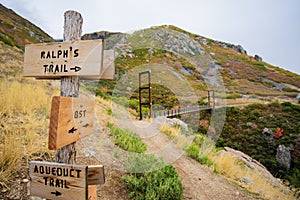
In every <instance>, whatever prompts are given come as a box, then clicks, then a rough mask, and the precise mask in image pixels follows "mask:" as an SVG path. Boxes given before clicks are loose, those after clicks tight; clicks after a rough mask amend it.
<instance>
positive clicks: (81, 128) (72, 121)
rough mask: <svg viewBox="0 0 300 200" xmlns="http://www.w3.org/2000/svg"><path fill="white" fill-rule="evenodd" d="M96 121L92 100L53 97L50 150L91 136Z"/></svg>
mask: <svg viewBox="0 0 300 200" xmlns="http://www.w3.org/2000/svg"><path fill="white" fill-rule="evenodd" d="M94 119H95V116H94V102H93V101H92V100H88V99H81V98H72V97H61V96H55V97H53V99H52V107H51V115H50V128H49V140H48V148H49V149H50V150H55V149H58V148H60V147H63V146H66V145H68V144H71V143H73V142H76V141H77V140H79V139H80V138H82V137H85V136H87V135H89V134H91V133H92V128H93V122H94Z"/></svg>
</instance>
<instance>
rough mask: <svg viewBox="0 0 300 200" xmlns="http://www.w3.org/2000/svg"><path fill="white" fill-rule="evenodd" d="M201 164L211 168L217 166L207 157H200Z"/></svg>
mask: <svg viewBox="0 0 300 200" xmlns="http://www.w3.org/2000/svg"><path fill="white" fill-rule="evenodd" d="M199 162H200V163H201V164H202V165H207V166H209V167H211V166H214V165H215V163H214V162H213V161H212V160H211V159H209V158H208V157H207V156H202V157H200V158H199Z"/></svg>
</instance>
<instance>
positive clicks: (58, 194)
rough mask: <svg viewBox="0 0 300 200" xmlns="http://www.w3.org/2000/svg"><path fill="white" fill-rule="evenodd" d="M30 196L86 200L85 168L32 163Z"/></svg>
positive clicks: (86, 175) (30, 169) (30, 167)
mask: <svg viewBox="0 0 300 200" xmlns="http://www.w3.org/2000/svg"><path fill="white" fill-rule="evenodd" d="M29 174H30V178H31V185H30V194H31V195H33V196H38V197H44V198H47V199H66V200H67V199H87V196H88V192H87V191H88V190H87V186H88V184H87V177H88V171H87V167H86V166H81V165H68V164H61V163H48V162H37V161H33V162H30V164H29Z"/></svg>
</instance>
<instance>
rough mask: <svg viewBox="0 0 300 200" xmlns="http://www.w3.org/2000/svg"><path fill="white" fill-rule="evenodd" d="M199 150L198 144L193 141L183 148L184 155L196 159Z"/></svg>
mask: <svg viewBox="0 0 300 200" xmlns="http://www.w3.org/2000/svg"><path fill="white" fill-rule="evenodd" d="M199 152H200V148H199V146H197V145H196V144H194V143H193V144H191V145H190V146H188V147H187V148H186V150H185V153H186V155H187V156H189V157H191V158H193V159H198V156H199Z"/></svg>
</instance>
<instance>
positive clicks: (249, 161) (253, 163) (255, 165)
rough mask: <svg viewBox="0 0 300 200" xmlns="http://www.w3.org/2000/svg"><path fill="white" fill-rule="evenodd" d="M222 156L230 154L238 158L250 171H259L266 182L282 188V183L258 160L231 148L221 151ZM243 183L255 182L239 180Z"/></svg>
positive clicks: (242, 178)
mask: <svg viewBox="0 0 300 200" xmlns="http://www.w3.org/2000/svg"><path fill="white" fill-rule="evenodd" d="M220 153H221V155H222V154H223V155H226V154H230V155H231V156H233V157H235V158H237V159H238V160H240V161H242V162H243V163H244V164H245V165H246V166H247V167H249V168H250V169H253V170H255V171H257V172H258V173H259V174H261V176H263V177H264V178H265V179H266V180H268V182H269V183H270V184H271V185H273V186H280V185H281V182H280V180H279V179H277V178H275V177H274V176H273V175H272V174H271V173H270V172H269V171H268V170H267V168H266V167H265V166H264V165H262V164H261V163H260V162H258V161H257V160H255V159H253V158H251V157H250V156H249V155H247V154H245V153H243V152H241V151H238V150H235V149H232V148H230V147H224V150H221V151H220ZM239 181H241V182H245V183H246V182H247V183H251V182H252V181H253V180H251V179H245V177H241V179H240V180H239Z"/></svg>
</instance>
